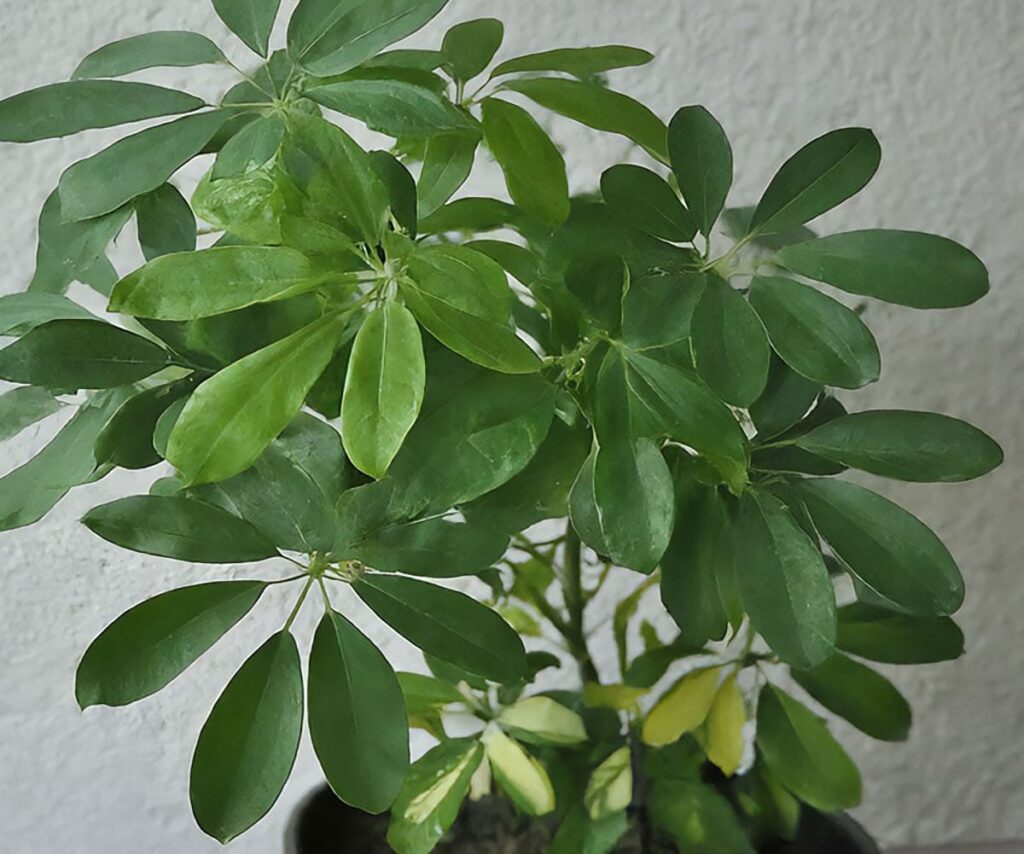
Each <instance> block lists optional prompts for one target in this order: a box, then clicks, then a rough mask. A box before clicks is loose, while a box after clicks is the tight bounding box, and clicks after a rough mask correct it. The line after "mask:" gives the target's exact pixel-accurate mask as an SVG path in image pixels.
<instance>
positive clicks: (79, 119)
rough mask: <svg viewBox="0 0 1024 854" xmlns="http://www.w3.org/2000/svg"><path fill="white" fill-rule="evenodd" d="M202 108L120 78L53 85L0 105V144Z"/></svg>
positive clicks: (193, 99) (173, 94)
mask: <svg viewBox="0 0 1024 854" xmlns="http://www.w3.org/2000/svg"><path fill="white" fill-rule="evenodd" d="M202 106H203V102H202V100H201V99H199V98H197V97H195V96H194V95H189V94H187V93H185V92H178V91H176V90H174V89H165V88H163V87H162V86H153V85H151V84H149V83H125V82H123V81H120V80H73V81H71V82H69V83H54V84H51V85H49V86H43V87H41V88H39V89H32V90H31V91H28V92H21V93H20V94H18V95H12V96H11V97H10V98H6V99H5V100H3V101H0V142H35V141H36V140H39V139H53V138H54V137H59V136H70V135H71V134H75V133H78V132H79V131H83V130H88V129H89V128H108V127H114V126H115V125H121V124H125V123H127V122H138V121H142V120H143V119H152V118H156V117H157V116H172V115H175V114H177V113H190V112H192V111H193V110H198V109H199V108H200V107H202ZM125 201H127V200H125ZM109 210H113V208H110V209H109ZM106 212H107V211H101V213H106ZM82 218H83V219H84V217H82Z"/></svg>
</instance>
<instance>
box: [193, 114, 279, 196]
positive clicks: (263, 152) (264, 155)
mask: <svg viewBox="0 0 1024 854" xmlns="http://www.w3.org/2000/svg"><path fill="white" fill-rule="evenodd" d="M284 130H285V126H284V122H283V121H282V120H281V117H280V116H278V115H269V116H262V117H260V118H259V119H257V120H256V121H254V122H252V123H251V124H248V125H246V126H245V127H244V128H242V129H241V130H240V131H239V132H238V133H236V134H235V135H234V136H233V137H231V139H229V140H228V141H227V143H225V145H224V147H223V148H222V149H221V150H220V152H219V153H218V154H217V161H216V162H215V163H214V164H213V171H212V172H211V173H210V177H211V178H212V179H213V180H214V181H217V180H219V179H221V178H238V177H239V176H241V175H244V174H245V173H246V172H252V171H253V170H254V169H259V168H260V167H261V166H263V165H264V164H265V163H266V162H267V161H269V160H270V159H271V158H272V157H273V156H274V155H275V154H276V153H277V150H278V149H279V148H280V147H281V141H282V140H283V139H284Z"/></svg>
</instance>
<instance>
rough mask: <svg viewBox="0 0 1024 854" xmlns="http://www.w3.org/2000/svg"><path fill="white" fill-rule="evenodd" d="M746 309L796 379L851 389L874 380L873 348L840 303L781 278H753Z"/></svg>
mask: <svg viewBox="0 0 1024 854" xmlns="http://www.w3.org/2000/svg"><path fill="white" fill-rule="evenodd" d="M750 304H751V305H752V306H753V307H754V309H755V311H756V312H757V314H758V317H760V318H761V322H762V323H764V325H765V328H766V329H767V330H768V337H769V339H770V340H771V343H772V347H773V348H774V349H775V351H776V352H777V353H778V354H779V355H780V356H781V357H782V359H783V361H785V362H786V364H787V365H789V366H790V367H791V368H793V370H795V371H797V373H799V374H801V375H803V376H805V377H807V378H808V379H811V380H814V381H815V382H819V383H822V384H823V385H830V386H837V387H838V388H851V389H852V388H860V387H861V386H865V385H867V384H868V383H872V382H875V380H877V379H878V375H879V372H880V370H881V357H880V356H879V353H878V345H877V344H876V343H875V339H874V337H873V336H872V334H871V331H870V330H869V329H868V328H867V326H865V325H864V321H862V320H861V319H860V317H858V316H857V313H856V312H854V311H851V310H850V309H848V308H847V307H846V306H845V305H843V304H842V303H840V302H837V301H836V300H834V299H832V298H831V297H827V296H825V294H823V293H820V292H819V291H816V290H815V289H814V288H810V287H808V286H807V285H802V284H800V283H799V282H794V281H793V280H792V279H787V278H785V277H784V276H758V277H757V278H755V279H754V281H753V283H752V285H751V288H750Z"/></svg>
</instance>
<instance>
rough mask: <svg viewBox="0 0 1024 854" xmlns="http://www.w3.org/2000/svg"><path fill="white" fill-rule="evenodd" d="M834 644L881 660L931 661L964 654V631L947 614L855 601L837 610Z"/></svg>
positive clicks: (926, 662)
mask: <svg viewBox="0 0 1024 854" xmlns="http://www.w3.org/2000/svg"><path fill="white" fill-rule="evenodd" d="M836 645H837V646H838V647H839V648H840V649H841V650H843V652H848V653H850V654H852V655H857V656H860V657H861V658H866V659H868V660H870V661H879V662H882V663H883V664H932V663H934V662H937V661H954V660H956V659H957V658H960V656H962V655H963V654H964V634H963V632H962V631H960V627H959V626H957V624H956V623H954V622H953V621H952V620H951V619H950V618H949V617H915V616H909V615H907V614H900V613H895V612H893V611H889V610H885V609H882V608H876V607H873V606H868V605H863V604H861V603H856V604H854V605H848V606H847V607H845V608H842V609H840V611H839V634H838V639H837V643H836Z"/></svg>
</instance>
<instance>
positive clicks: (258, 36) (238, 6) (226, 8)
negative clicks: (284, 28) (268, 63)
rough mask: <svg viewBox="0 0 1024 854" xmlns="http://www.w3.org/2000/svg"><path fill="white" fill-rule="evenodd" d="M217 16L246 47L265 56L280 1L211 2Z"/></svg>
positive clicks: (242, 0) (218, 0)
mask: <svg viewBox="0 0 1024 854" xmlns="http://www.w3.org/2000/svg"><path fill="white" fill-rule="evenodd" d="M212 2H213V8H214V9H215V10H216V11H217V16H218V17H219V18H220V19H221V20H222V21H223V22H224V23H225V24H226V25H227V28H228V29H229V30H231V32H233V33H234V34H235V35H236V36H238V37H239V38H240V39H241V40H242V41H243V42H245V44H246V46H247V47H249V48H250V49H251V50H252V51H254V52H255V53H258V54H259V55H260V56H266V55H267V51H268V50H269V44H270V32H271V30H273V29H274V19H275V18H276V17H277V10H278V7H279V6H280V5H281V0H212Z"/></svg>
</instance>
